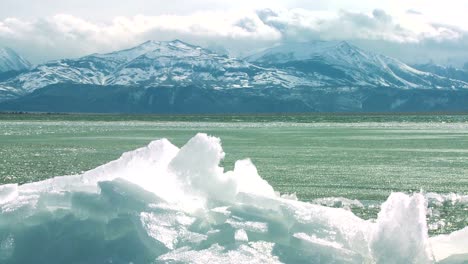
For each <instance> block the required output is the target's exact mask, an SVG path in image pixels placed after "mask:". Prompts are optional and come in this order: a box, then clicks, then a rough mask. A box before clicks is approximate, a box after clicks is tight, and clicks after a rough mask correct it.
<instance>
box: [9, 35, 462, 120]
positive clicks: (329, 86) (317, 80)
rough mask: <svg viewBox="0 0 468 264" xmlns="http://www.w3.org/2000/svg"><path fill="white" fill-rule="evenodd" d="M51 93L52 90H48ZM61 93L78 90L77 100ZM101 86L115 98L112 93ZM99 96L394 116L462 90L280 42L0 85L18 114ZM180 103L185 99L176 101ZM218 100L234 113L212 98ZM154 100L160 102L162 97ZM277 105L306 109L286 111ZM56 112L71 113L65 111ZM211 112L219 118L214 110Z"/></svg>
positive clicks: (165, 54)
mask: <svg viewBox="0 0 468 264" xmlns="http://www.w3.org/2000/svg"><path fill="white" fill-rule="evenodd" d="M47 87H52V88H51V89H45V88H47ZM67 87H75V88H76V89H77V90H76V91H75V92H76V94H73V93H74V90H73V89H68V88H67ZM106 87H107V88H112V87H113V88H115V89H118V91H119V92H117V93H114V92H112V89H107V88H106ZM104 88H106V89H104ZM60 89H62V90H60ZM99 89H103V91H106V92H108V93H109V96H117V94H118V97H116V100H122V103H123V104H125V103H132V102H135V100H136V101H138V102H140V103H142V104H144V105H146V106H147V107H148V109H153V110H154V109H157V111H163V109H161V108H155V107H154V106H153V105H152V103H151V102H153V101H151V102H150V101H146V99H145V98H139V96H140V97H141V96H143V97H144V96H150V97H151V98H155V96H156V97H157V96H161V98H166V97H165V96H166V95H167V94H171V96H169V97H167V98H166V99H167V100H169V101H173V102H177V104H183V103H184V102H185V103H187V104H191V105H192V107H195V106H196V105H197V104H198V106H197V107H202V108H203V107H205V108H206V107H207V106H206V104H208V103H209V102H207V101H206V99H203V98H201V97H199V96H198V95H188V94H187V93H188V91H191V92H194V93H200V94H204V95H205V96H206V98H211V99H210V100H212V101H211V104H212V105H217V107H218V109H220V110H221V109H224V110H223V111H227V110H228V109H229V111H235V109H236V108H235V105H236V104H237V106H238V107H244V108H246V109H255V102H253V101H252V100H253V98H255V100H257V101H258V102H263V106H262V107H260V106H258V109H259V111H268V107H270V109H273V110H274V109H282V111H288V109H289V110H295V111H296V110H297V111H299V110H300V111H322V110H327V111H332V110H333V109H338V110H340V111H341V110H342V111H348V110H350V111H351V110H352V111H360V110H362V109H374V108H375V109H380V108H379V107H370V108H369V107H368V106H369V105H372V104H369V102H367V101H366V100H368V98H370V97H372V98H377V99H375V100H377V101H380V102H385V104H384V105H385V107H386V108H387V109H388V110H389V111H393V110H395V111H396V110H398V109H407V108H408V109H409V106H407V105H408V104H410V103H411V102H419V101H418V100H416V99H414V96H415V94H422V95H421V98H423V97H424V96H423V94H424V93H426V94H431V96H429V97H428V98H427V100H428V101H427V102H421V103H422V104H423V105H426V106H424V107H420V108H421V109H431V107H432V108H438V109H439V108H441V109H442V108H443V107H448V104H450V102H451V101H453V100H454V98H455V97H454V96H452V93H451V92H449V93H448V94H447V93H445V92H441V93H440V94H439V95H441V96H442V97H443V98H444V99H443V100H442V99H440V98H438V97H434V96H435V94H437V92H436V93H433V92H430V91H438V90H441V91H454V92H457V91H465V90H468V83H467V82H465V81H462V80H456V79H452V78H448V77H444V76H439V75H437V74H435V73H433V72H426V71H421V70H418V69H415V68H413V67H411V66H409V65H407V64H405V63H403V62H401V61H399V60H397V59H394V58H391V57H387V56H384V55H380V54H374V53H371V52H367V51H364V50H362V49H360V48H358V47H356V46H354V45H351V44H349V43H348V42H344V41H341V42H323V41H317V42H308V43H286V44H280V45H277V46H275V47H273V48H270V49H266V50H264V51H262V52H260V53H257V54H255V55H252V56H249V57H247V58H245V59H239V58H234V57H230V56H228V55H225V54H218V53H216V52H213V51H211V50H209V49H205V48H202V47H200V46H196V45H191V44H188V43H185V42H183V41H180V40H174V41H146V42H144V43H142V44H140V45H138V46H135V47H132V48H129V49H124V50H119V51H114V52H110V53H105V54H91V55H87V56H84V57H81V58H77V59H62V60H56V61H51V62H47V63H44V64H40V65H36V66H35V67H34V68H32V69H30V70H26V71H24V72H21V73H18V74H17V75H15V76H12V77H11V78H7V79H6V80H3V81H0V101H1V100H3V101H4V102H5V103H1V102H0V109H7V108H8V107H10V110H11V109H13V108H14V109H21V107H22V104H23V105H24V104H26V103H27V102H29V103H30V104H33V105H36V103H34V102H36V101H38V100H39V101H41V102H42V103H41V104H42V105H45V107H47V105H52V103H51V102H52V101H55V100H60V99H59V98H60V97H62V98H65V97H66V96H69V97H73V98H74V97H76V96H80V98H81V99H79V98H77V99H76V101H80V102H81V103H83V104H91V102H94V101H96V100H94V99H93V98H92V96H91V95H92V94H95V95H97V94H98V95H99V96H101V97H102V96H104V95H103V94H102V93H101V92H100V91H98V90H99ZM148 89H151V90H148ZM158 89H166V90H167V89H169V90H171V89H172V90H174V91H175V92H167V91H163V90H158ZM184 89H186V90H185V91H184ZM78 90H79V91H78ZM403 90H406V91H408V92H403ZM148 91H149V92H148ZM424 91H427V92H424ZM51 96H52V97H51ZM178 96H182V97H183V98H185V99H180V100H178V99H177V97H178ZM249 96H250V97H249ZM137 97H138V98H137ZM21 98H25V99H24V100H22V99H21ZM216 98H218V99H219V100H222V102H223V104H225V105H230V107H229V108H226V107H224V106H223V105H222V104H221V105H220V104H219V102H215V101H213V100H216ZM388 98H390V99H391V100H393V101H391V100H390V99H389V100H390V101H389V100H387V99H388ZM101 99H102V100H103V101H106V102H107V103H109V102H108V100H105V99H104V98H101ZM152 100H156V101H158V102H159V104H160V105H166V103H164V102H163V101H161V100H159V99H152ZM184 100H185V101H184ZM230 100H231V101H232V102H235V103H231V102H230ZM242 100H243V101H242ZM317 100H322V101H324V102H328V103H329V104H330V105H331V106H330V107H328V106H326V105H324V104H322V103H320V102H317ZM246 102H250V103H246ZM457 102H458V101H457ZM109 104H111V103H109ZM203 104H205V105H203ZM283 104H296V105H297V106H299V105H302V106H300V107H295V106H293V105H290V106H286V107H284V106H283ZM458 104H459V103H457V105H458ZM59 105H61V104H59ZM111 105H113V104H111ZM2 106H3V107H2ZM7 106H8V107H7ZM166 106H167V107H168V108H170V109H174V111H182V110H181V109H184V111H185V110H187V109H186V108H185V107H183V106H172V105H171V104H170V102H169V104H168V105H166ZM60 107H64V108H63V109H64V111H67V108H66V106H63V105H61V106H60ZM333 107H335V108H333ZM366 107H367V108H366ZM402 107H403V108H402ZM405 107H406V108H405ZM23 108H26V106H25V105H24V106H23ZM458 108H460V107H458ZM458 108H457V109H458ZM57 109H59V108H57ZM135 109H136V108H135ZM138 109H139V108H138ZM177 109H178V110H177ZM207 109H208V110H209V111H214V112H216V111H215V110H214V108H213V109H212V108H207ZM382 109H384V108H382ZM42 110H44V109H42ZM244 110H245V109H244ZM244 110H243V109H238V110H237V111H244ZM106 111H109V109H107V108H106ZM141 111H143V110H141ZM155 111H156V110H155ZM187 111H188V110H187ZM193 111H195V109H194V110H193Z"/></svg>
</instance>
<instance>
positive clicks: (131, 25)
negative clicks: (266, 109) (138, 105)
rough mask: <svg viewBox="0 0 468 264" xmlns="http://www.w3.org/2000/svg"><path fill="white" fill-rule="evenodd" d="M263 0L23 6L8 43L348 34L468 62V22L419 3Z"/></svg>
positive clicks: (56, 53) (374, 44) (418, 55)
mask: <svg viewBox="0 0 468 264" xmlns="http://www.w3.org/2000/svg"><path fill="white" fill-rule="evenodd" d="M49 1H50V0H49ZM6 2H10V1H9V0H6ZM20 2H27V1H25V0H23V1H20ZM139 2H141V1H139ZM156 2H158V1H156ZM176 2H180V1H176ZM263 2H264V1H259V2H258V3H257V4H255V5H254V6H253V7H252V8H246V7H245V6H246V3H245V1H240V2H239V3H238V4H236V5H235V4H233V3H231V4H229V1H227V2H226V3H224V4H223V5H222V6H220V4H214V3H213V5H212V7H211V8H210V7H209V4H210V1H200V3H199V5H198V6H199V8H198V9H196V8H195V9H193V10H194V11H192V12H190V11H188V10H185V9H184V8H183V7H180V8H179V10H178V11H177V10H172V12H171V10H169V9H167V8H165V9H167V10H166V11H164V8H161V9H162V10H161V13H157V12H156V13H154V12H150V11H148V12H146V13H143V11H142V14H131V12H130V13H128V14H125V15H121V16H112V15H113V13H112V12H111V11H112V10H113V9H112V8H111V11H109V12H110V13H109V14H108V16H112V17H107V16H102V17H99V18H89V17H87V16H86V15H83V14H82V13H80V12H75V14H72V13H60V14H49V13H44V16H40V15H39V16H31V15H25V14H22V15H20V13H19V14H18V16H17V17H15V15H14V11H11V12H12V13H11V16H8V17H6V16H5V15H4V14H2V15H3V16H0V43H1V45H3V46H10V47H14V48H15V49H16V50H17V51H19V52H20V53H21V54H23V55H24V56H25V57H26V58H28V59H29V60H31V61H32V62H34V63H39V62H44V61H47V60H51V59H59V58H64V57H79V56H84V55H87V54H90V53H95V52H108V51H112V50H116V49H122V48H126V47H131V46H134V45H136V44H138V43H141V42H144V41H146V40H148V39H153V40H162V41H164V40H172V39H182V40H184V41H188V42H191V43H195V44H198V45H201V46H204V47H208V48H212V49H214V50H220V49H226V50H228V51H229V52H230V53H231V54H233V55H235V56H246V55H249V53H252V52H253V51H258V50H261V49H263V48H266V47H271V46H273V45H275V44H277V43H281V42H297V41H299V42H304V41H310V40H347V41H351V42H354V43H355V44H358V45H360V46H363V47H365V48H367V49H370V50H374V51H376V52H381V53H386V54H388V55H391V56H394V57H397V58H399V59H402V60H403V61H405V62H408V63H416V62H427V61H429V60H433V61H435V62H438V63H444V64H446V63H448V64H453V65H455V66H462V65H463V64H464V63H465V62H466V61H468V50H467V49H466V47H467V46H468V30H467V29H466V28H464V26H463V25H464V24H463V23H457V22H458V21H454V20H453V19H452V20H453V21H452V20H444V19H441V18H439V17H434V16H432V15H431V13H429V14H426V13H425V12H424V11H421V10H420V9H417V8H411V6H408V9H405V10H402V11H395V10H392V8H391V6H385V5H383V6H381V7H382V8H377V9H376V8H370V7H371V6H372V4H371V3H369V4H367V1H359V3H358V4H357V5H356V6H357V7H358V8H357V9H356V10H345V9H343V8H340V7H347V6H346V5H345V4H344V3H343V2H342V1H332V2H331V4H330V5H332V6H335V7H336V8H326V7H327V6H326V5H323V3H322V5H321V4H320V3H321V2H322V1H318V3H316V4H315V6H310V5H308V4H306V3H305V2H304V1H273V2H272V4H271V6H274V8H261V6H262V5H266V3H263ZM286 2H287V3H288V4H285V3H286ZM416 2H417V1H416ZM449 2H451V1H449ZM153 4H154V3H153ZM187 5H189V6H190V5H193V4H187ZM180 6H182V5H180ZM364 7H367V8H364ZM405 7H406V6H404V5H403V6H402V8H405ZM384 8H386V9H384ZM58 10H63V11H65V12H66V11H69V10H67V9H58ZM58 10H55V9H54V10H51V12H58ZM149 10H153V11H154V10H158V9H157V8H154V9H149ZM426 11H427V12H429V11H430V10H426ZM103 12H104V13H105V11H103ZM135 12H139V11H135ZM163 12H165V13H163ZM0 14H1V13H0ZM148 14H149V15H148ZM454 14H455V13H454ZM454 17H456V16H455V15H454Z"/></svg>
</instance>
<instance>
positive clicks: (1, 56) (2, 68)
mask: <svg viewBox="0 0 468 264" xmlns="http://www.w3.org/2000/svg"><path fill="white" fill-rule="evenodd" d="M30 67H31V63H29V62H28V61H27V60H25V59H24V58H23V57H21V56H20V55H18V54H17V53H16V52H15V51H14V50H12V49H10V48H0V73H2V72H9V71H23V70H27V69H29V68H30Z"/></svg>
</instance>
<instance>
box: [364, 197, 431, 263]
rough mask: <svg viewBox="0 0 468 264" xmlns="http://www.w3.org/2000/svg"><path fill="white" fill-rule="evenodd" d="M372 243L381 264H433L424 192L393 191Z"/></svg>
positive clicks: (375, 256)
mask: <svg viewBox="0 0 468 264" xmlns="http://www.w3.org/2000/svg"><path fill="white" fill-rule="evenodd" d="M370 246H371V250H372V255H373V257H374V259H375V260H376V262H377V263H395V264H397V263H430V262H431V258H432V257H431V252H430V247H429V242H428V230H427V223H426V200H425V199H424V197H423V195H421V194H415V195H414V196H412V197H409V196H407V195H405V194H402V193H392V194H391V195H390V197H389V198H388V200H387V201H386V202H385V203H384V204H383V205H382V208H381V211H380V212H379V215H378V218H377V223H376V225H375V226H374V231H373V234H372V237H371V241H370Z"/></svg>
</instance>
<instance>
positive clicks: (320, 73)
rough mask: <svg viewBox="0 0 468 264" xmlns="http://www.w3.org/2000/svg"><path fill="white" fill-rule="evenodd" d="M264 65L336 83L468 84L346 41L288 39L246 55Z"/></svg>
mask: <svg viewBox="0 0 468 264" xmlns="http://www.w3.org/2000/svg"><path fill="white" fill-rule="evenodd" d="M246 60H247V61H249V62H251V63H254V64H258V65H261V66H264V67H276V68H280V69H285V70H288V71H289V73H290V74H296V75H297V74H299V73H302V74H304V75H305V77H306V78H315V79H332V80H333V81H332V84H333V85H354V86H384V87H397V88H437V89H440V88H446V89H456V88H468V83H465V82H461V81H457V80H450V79H448V78H444V77H441V76H438V75H436V74H432V73H428V72H423V71H419V70H416V69H414V68H412V67H410V66H408V65H406V64H404V63H402V62H400V61H398V60H396V59H393V58H390V57H387V56H384V55H379V54H374V53H371V52H367V51H364V50H361V49H359V48H357V47H355V46H353V45H351V44H349V43H347V42H345V41H340V42H337V41H314V42H307V43H287V44H282V45H279V46H276V47H273V48H270V49H267V50H265V51H263V52H260V53H258V54H254V55H252V56H250V57H247V58H246Z"/></svg>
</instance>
